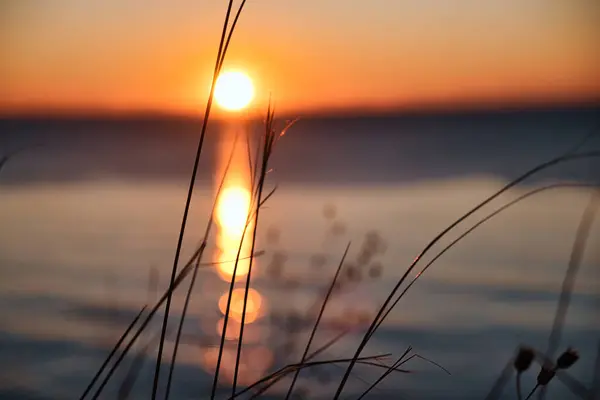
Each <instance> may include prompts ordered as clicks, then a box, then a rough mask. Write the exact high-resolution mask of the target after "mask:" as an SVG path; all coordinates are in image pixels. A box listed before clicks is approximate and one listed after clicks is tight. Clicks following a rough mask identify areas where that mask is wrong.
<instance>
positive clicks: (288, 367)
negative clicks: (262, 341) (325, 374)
mask: <svg viewBox="0 0 600 400" xmlns="http://www.w3.org/2000/svg"><path fill="white" fill-rule="evenodd" d="M390 355H391V354H389V353H386V354H380V355H377V356H367V357H359V359H358V360H357V362H362V361H370V360H379V359H382V358H386V357H389V356H390ZM350 361H352V359H351V358H341V359H334V360H322V361H311V362H306V363H304V364H288V365H286V366H284V367H281V368H279V369H278V370H277V371H275V372H273V373H271V374H269V375H267V376H265V377H264V378H261V379H259V380H258V381H256V382H254V383H253V384H252V385H250V386H248V387H246V388H244V389H242V390H240V391H239V392H238V393H235V394H234V395H233V396H232V397H229V400H231V399H234V398H236V397H238V396H241V395H242V394H244V393H247V392H248V391H250V390H252V389H254V388H255V387H256V386H258V385H260V384H261V383H265V382H267V381H269V380H270V379H273V378H276V377H278V376H280V375H282V374H283V375H284V376H285V375H287V374H289V373H292V372H294V371H295V370H296V369H297V368H301V369H304V368H311V367H316V366H320V365H331V364H342V363H349V362H350ZM253 398H255V396H253V397H251V398H250V399H253Z"/></svg>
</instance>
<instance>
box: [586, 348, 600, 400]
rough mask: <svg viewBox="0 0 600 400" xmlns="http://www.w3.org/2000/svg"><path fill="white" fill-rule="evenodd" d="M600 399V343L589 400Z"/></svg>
mask: <svg viewBox="0 0 600 400" xmlns="http://www.w3.org/2000/svg"><path fill="white" fill-rule="evenodd" d="M598 398H600V341H598V350H597V351H596V362H595V363H594V371H593V375H592V383H591V387H590V391H589V394H588V396H587V400H594V399H598Z"/></svg>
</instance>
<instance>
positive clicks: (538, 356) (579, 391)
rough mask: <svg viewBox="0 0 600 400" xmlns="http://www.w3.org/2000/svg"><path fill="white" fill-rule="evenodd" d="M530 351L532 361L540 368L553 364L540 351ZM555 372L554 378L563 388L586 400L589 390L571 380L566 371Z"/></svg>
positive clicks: (575, 380) (576, 381)
mask: <svg viewBox="0 0 600 400" xmlns="http://www.w3.org/2000/svg"><path fill="white" fill-rule="evenodd" d="M532 350H533V352H534V354H535V358H534V360H535V361H536V362H537V363H538V364H539V366H540V367H544V366H546V365H553V364H554V362H553V361H552V360H551V359H550V358H549V357H548V356H546V355H545V354H544V353H542V352H541V351H538V350H536V349H535V348H533V349H532ZM555 372H556V378H557V379H558V380H559V381H561V383H562V384H563V385H565V387H566V388H567V389H569V390H570V391H571V393H573V394H574V395H575V396H577V397H579V398H580V399H586V398H587V397H588V394H589V390H588V389H587V388H586V387H585V385H584V384H583V383H581V382H580V381H578V380H577V379H575V378H573V377H572V376H571V375H569V373H568V372H567V371H565V370H563V369H557V370H555Z"/></svg>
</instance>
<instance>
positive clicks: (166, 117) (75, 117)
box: [0, 99, 600, 122]
mask: <svg viewBox="0 0 600 400" xmlns="http://www.w3.org/2000/svg"><path fill="white" fill-rule="evenodd" d="M582 111H583V112H586V113H587V112H590V113H598V115H599V117H600V99H599V100H598V101H592V102H581V103H564V104H561V103H555V104H542V105H539V104H538V105H526V106H523V105H496V106H494V105H485V104H484V105H478V106H460V107H455V108H449V107H422V108H396V109H367V108H356V109H338V110H324V111H304V112H298V113H289V112H287V113H281V114H279V118H280V119H289V118H296V117H300V118H302V119H318V120H321V119H340V118H343V119H368V118H407V119H412V118H415V119H419V118H432V117H434V118H436V117H440V118H454V117H459V118H460V117H473V116H486V115H489V116H493V115H510V114H537V113H540V114H548V113H571V112H582ZM252 114H254V115H250V116H248V117H247V118H248V119H249V120H260V119H261V118H262V114H261V113H252ZM211 118H212V119H213V120H215V121H220V120H226V119H227V117H226V116H224V115H219V114H214V115H213V116H211ZM2 121H32V122H34V121H39V122H44V121H48V122H50V121H57V122H59V121H60V122H69V121H74V122H77V121H85V122H93V121H105V122H106V121H115V122H117V121H119V122H126V121H135V122H141V121H149V122H151V121H182V122H183V121H190V122H195V121H202V117H201V116H200V115H197V116H196V115H192V114H190V113H187V114H186V113H169V112H161V111H131V112H128V111H118V112H108V111H75V112H66V111H57V112H54V111H31V112H25V111H23V112H14V113H2V112H1V111H0V122H2Z"/></svg>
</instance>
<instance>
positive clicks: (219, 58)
mask: <svg viewBox="0 0 600 400" xmlns="http://www.w3.org/2000/svg"><path fill="white" fill-rule="evenodd" d="M232 5H233V0H229V4H228V6H227V13H226V15H225V21H224V23H223V30H222V32H221V40H220V43H219V51H218V52H217V60H216V62H215V70H214V73H213V78H212V82H211V86H210V93H209V96H208V101H207V103H206V109H205V112H204V120H203V121H202V130H201V132H200V138H199V140H198V146H197V149H196V157H195V160H194V166H193V168H192V174H191V176H190V183H189V187H188V193H187V198H186V201H185V207H184V211H183V217H182V220H181V228H180V230H179V237H178V239H177V247H176V249H175V256H174V259H173V267H172V269H171V279H170V286H172V285H173V283H174V281H175V276H176V274H177V264H178V263H179V255H180V253H181V247H182V245H183V237H184V235H185V228H186V224H187V219H188V213H189V209H190V204H191V200H192V194H193V192H194V185H195V182H196V175H197V173H198V165H199V162H200V155H201V153H202V145H203V143H204V137H205V135H206V128H207V126H208V118H209V116H210V111H211V108H212V101H213V96H214V92H215V85H216V81H217V78H218V75H219V72H220V67H221V65H222V63H223V60H224V58H225V52H224V51H223V45H224V42H225V36H226V33H227V26H228V24H229V16H230V14H231V8H232ZM230 35H231V33H230ZM171 298H172V293H171V292H169V295H168V297H167V302H166V305H165V315H164V318H163V322H162V327H161V337H160V342H159V344H158V354H157V357H156V368H155V371H154V381H153V384H152V400H155V399H156V392H157V389H158V380H159V376H160V366H161V363H162V352H163V347H164V341H165V334H166V331H167V324H168V321H169V312H170V307H171Z"/></svg>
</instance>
